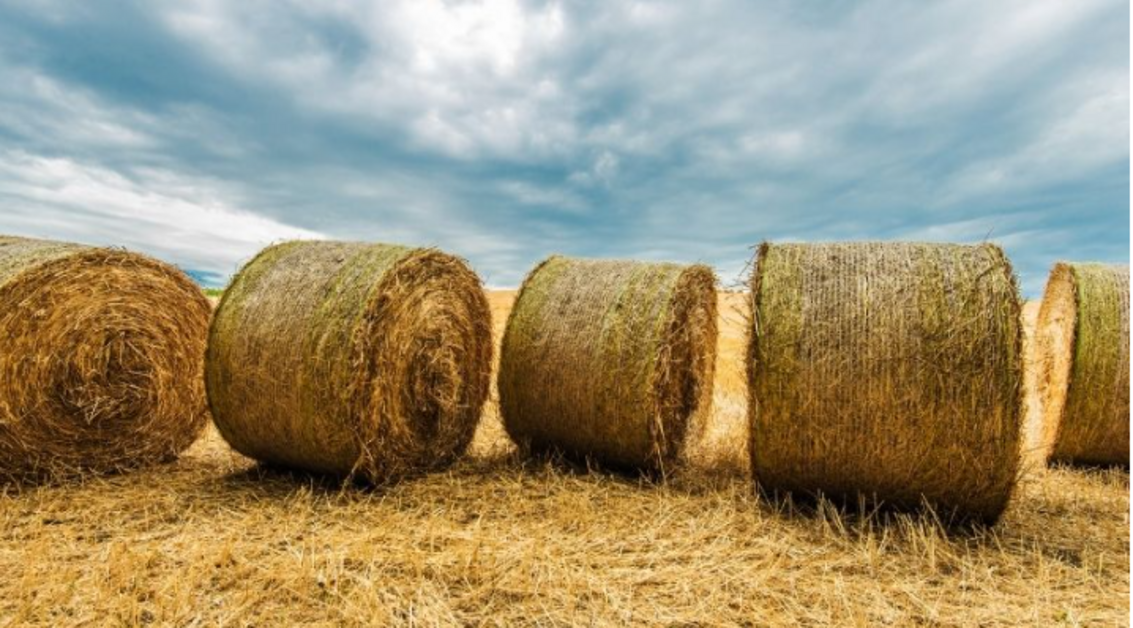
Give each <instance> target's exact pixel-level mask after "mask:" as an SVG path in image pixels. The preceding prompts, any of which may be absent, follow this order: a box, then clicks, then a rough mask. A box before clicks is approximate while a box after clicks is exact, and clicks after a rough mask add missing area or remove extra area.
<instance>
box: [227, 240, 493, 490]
mask: <svg viewBox="0 0 1133 628" xmlns="http://www.w3.org/2000/svg"><path fill="white" fill-rule="evenodd" d="M491 365H492V338H491V313H490V311H489V309H488V300H487V297H486V296H485V295H484V291H483V289H482V288H481V285H480V279H479V278H478V277H477V276H476V274H475V273H474V272H472V270H471V269H469V268H468V266H467V265H466V264H465V262H464V261H463V260H461V259H459V258H456V257H453V256H451V255H447V254H445V253H442V252H440V251H437V250H433V249H421V248H409V247H404V246H393V245H386V244H366V243H354V242H289V243H284V244H280V245H276V246H272V247H269V248H267V249H265V250H264V251H262V252H261V253H260V254H259V255H258V256H256V258H255V259H253V260H252V261H251V262H249V263H248V264H247V265H246V266H245V267H244V268H243V269H242V270H241V271H240V273H239V274H237V275H236V277H235V278H234V279H233V281H232V284H231V285H230V286H229V287H228V289H227V290H226V291H225V293H224V297H223V298H222V299H221V302H220V305H219V306H218V308H217V311H216V315H215V317H214V319H213V324H212V328H211V330H210V332H209V344H208V359H207V366H206V380H207V384H208V392H209V403H210V404H211V406H212V412H213V417H214V420H215V421H216V425H217V427H218V428H219V429H220V433H221V434H222V435H223V436H224V438H225V439H226V440H227V441H228V442H229V443H230V444H231V445H232V446H233V447H234V448H235V449H236V450H237V451H239V452H241V453H243V454H245V455H247V456H250V457H252V458H255V459H257V460H261V461H264V462H268V463H273V464H278V465H283V466H288V467H294V468H299V469H305V470H310V471H316V472H321V473H329V474H336V475H349V476H352V477H355V478H358V479H362V480H366V481H369V482H372V483H383V482H387V481H390V480H394V479H397V478H399V477H403V476H405V475H409V474H413V473H417V472H422V471H427V470H430V469H436V468H440V467H443V466H445V465H448V464H450V463H451V462H452V461H453V460H455V459H456V458H457V457H458V456H459V455H460V454H461V453H463V452H464V450H465V449H466V448H467V446H468V444H469V442H470V441H471V439H472V435H473V433H474V432H475V429H476V424H477V422H478V420H479V418H480V412H481V410H482V408H483V404H484V400H485V399H486V398H487V395H488V389H489V383H490V378H491Z"/></svg>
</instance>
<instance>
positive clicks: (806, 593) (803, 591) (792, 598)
mask: <svg viewBox="0 0 1133 628" xmlns="http://www.w3.org/2000/svg"><path fill="white" fill-rule="evenodd" d="M511 298H512V297H511V295H510V294H507V293H501V294H496V295H494V296H493V307H494V308H495V315H496V325H497V329H498V328H499V327H501V326H502V324H503V322H504V320H505V316H504V315H505V314H506V311H507V309H508V307H509V306H510V300H511ZM724 300H725V302H724V303H723V304H722V307H721V312H722V315H723V317H724V320H723V321H722V338H721V347H720V368H719V386H718V391H717V395H716V400H717V410H716V412H715V413H714V414H713V415H712V417H710V418H709V419H708V420H707V421H706V423H705V425H703V426H702V431H703V434H702V437H701V439H700V441H699V445H698V447H697V449H696V451H695V455H694V462H693V468H692V469H690V470H689V471H688V472H687V473H686V475H685V477H683V478H678V479H677V480H676V481H674V482H672V483H670V484H669V485H666V486H656V485H648V484H643V483H641V482H640V481H638V480H635V479H632V478H626V477H621V476H614V475H610V474H606V473H600V472H595V473H585V472H583V471H581V470H577V469H570V468H565V467H563V466H560V465H556V464H553V463H549V462H545V461H544V462H533V463H524V462H523V461H521V460H518V459H517V458H516V457H515V456H514V455H512V447H511V445H510V444H509V443H508V442H507V439H506V437H505V436H504V435H503V432H502V430H501V428H500V425H499V421H498V418H497V417H496V415H495V412H494V410H493V409H489V411H488V413H487V416H486V417H485V421H484V422H483V424H482V426H481V429H480V432H479V433H478V434H477V438H476V440H475V442H474V445H473V450H472V452H471V455H470V456H469V457H468V458H467V459H466V460H464V461H463V462H461V463H460V464H458V465H457V466H456V467H455V468H454V469H452V470H451V471H450V472H447V473H443V474H437V475H432V476H429V477H425V478H421V479H418V480H413V481H409V482H405V483H402V484H401V485H399V486H396V487H393V488H390V489H386V490H382V491H367V490H360V489H357V488H354V487H347V488H342V487H340V486H338V485H337V484H335V483H326V482H323V481H320V480H319V479H317V478H312V477H308V476H302V475H289V474H285V473H280V472H276V471H270V470H264V469H261V468H259V467H257V466H255V465H254V464H252V463H251V462H250V461H248V460H247V459H245V458H242V457H240V456H239V455H237V454H235V453H232V452H231V451H230V450H229V449H228V448H227V447H226V446H225V445H224V443H223V442H222V441H220V439H219V437H218V436H217V435H216V434H215V432H210V433H209V435H208V437H207V438H205V439H204V440H203V441H201V442H200V443H198V444H197V445H196V446H195V447H194V448H193V449H192V450H191V451H190V452H189V454H188V455H187V456H185V457H184V458H183V459H182V460H181V461H180V462H177V463H175V464H171V465H167V466H164V467H160V468H157V469H154V470H151V471H145V472H140V473H136V474H132V475H127V476H121V477H112V478H105V479H98V480H90V481H88V482H86V483H84V484H82V485H71V486H52V487H40V488H35V489H26V488H25V489H23V490H16V489H13V488H8V489H5V490H4V492H3V493H2V494H0V573H2V574H3V575H2V577H0V625H37V624H38V625H53V626H62V625H97V626H102V625H138V624H154V625H185V626H192V625H229V626H244V625H259V626H269V625H295V624H304V625H326V626H337V625H383V624H417V625H434V624H444V625H451V624H460V625H479V624H489V625H515V624H539V625H580V624H581V625H621V624H668V625H745V624H746V625H839V626H844V625H863V626H864V625H885V624H889V625H902V626H904V625H916V624H928V625H962V626H967V625H1020V624H1022V625H1043V626H1045V625H1063V624H1065V625H1101V626H1119V625H1128V624H1129V517H1128V513H1129V479H1128V474H1127V473H1126V472H1125V471H1116V470H1082V469H1068V468H1057V469H1052V470H1036V469H1032V471H1031V472H1030V474H1029V475H1028V476H1027V477H1026V479H1025V481H1024V482H1023V484H1022V486H1021V488H1020V490H1019V491H1018V493H1017V495H1016V497H1015V499H1014V500H1013V502H1012V505H1011V506H1010V508H1009V510H1008V513H1007V514H1006V516H1005V518H1004V519H1003V521H1002V522H1001V523H1000V525H998V526H997V527H995V528H994V529H991V530H975V531H972V532H970V533H963V534H958V533H951V534H949V533H946V532H944V531H942V530H941V529H940V527H939V526H938V525H936V524H935V523H934V521H933V520H932V518H931V516H909V515H902V516H882V515H869V514H868V513H867V514H865V515H862V514H859V513H844V512H838V511H836V510H835V509H834V508H832V507H830V506H829V505H820V506H819V508H818V509H817V510H816V511H815V510H807V509H802V508H795V507H792V506H791V505H790V504H784V503H768V502H766V501H763V500H760V499H758V498H756V497H755V496H753V495H752V491H751V483H750V480H749V478H748V477H746V462H745V460H746V452H744V451H743V442H744V440H745V439H744V436H743V424H744V414H745V401H744V399H743V393H742V391H743V380H742V375H741V370H740V366H741V360H742V354H743V333H744V332H743V324H742V321H743V310H742V306H743V301H744V300H743V299H742V298H741V297H736V296H728V297H725V298H724ZM1031 313H1032V314H1033V312H1031Z"/></svg>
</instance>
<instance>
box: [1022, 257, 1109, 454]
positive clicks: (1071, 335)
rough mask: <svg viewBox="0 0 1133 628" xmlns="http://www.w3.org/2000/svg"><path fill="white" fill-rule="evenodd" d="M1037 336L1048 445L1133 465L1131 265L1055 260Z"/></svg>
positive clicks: (1055, 449) (1059, 451)
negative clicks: (1132, 419) (1132, 449)
mask: <svg viewBox="0 0 1133 628" xmlns="http://www.w3.org/2000/svg"><path fill="white" fill-rule="evenodd" d="M1036 335H1037V337H1038V342H1037V349H1038V352H1039V356H1038V368H1039V387H1040V390H1041V394H1042V407H1043V445H1044V449H1045V450H1046V451H1048V452H1049V453H1050V454H1051V456H1052V458H1054V459H1055V460H1062V461H1068V462H1082V463H1089V464H1126V465H1127V464H1129V266H1126V265H1108V264H1073V263H1066V262H1060V263H1058V264H1055V266H1054V268H1053V269H1052V270H1051V273H1050V279H1049V280H1048V281H1047V285H1046V292H1045V294H1044V295H1043V302H1042V307H1041V309H1040V310H1039V322H1038V331H1037V334H1036Z"/></svg>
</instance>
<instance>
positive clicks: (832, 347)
mask: <svg viewBox="0 0 1133 628" xmlns="http://www.w3.org/2000/svg"><path fill="white" fill-rule="evenodd" d="M751 281H752V286H751V287H752V298H753V299H754V308H753V312H754V317H753V319H754V329H753V333H752V335H751V344H750V347H749V354H748V378H749V381H750V382H751V388H750V390H751V395H752V400H751V401H752V402H751V404H750V409H749V414H750V416H749V418H750V423H751V432H750V435H751V459H752V469H753V472H754V473H755V475H756V479H757V481H758V482H759V484H760V485H761V487H763V488H764V489H765V490H770V491H778V490H785V491H799V492H802V493H808V494H815V493H823V494H826V495H828V496H832V497H842V498H847V497H851V496H854V495H864V496H866V497H867V498H871V499H876V500H878V501H882V502H885V503H888V504H892V505H895V506H899V507H910V506H913V507H915V506H918V505H920V504H921V503H923V502H928V503H929V504H931V505H933V506H934V507H935V508H938V509H939V510H940V511H941V512H942V514H944V515H945V516H947V517H953V516H955V517H956V518H958V519H982V520H984V521H988V522H992V521H994V520H995V519H996V518H997V517H998V516H999V514H1000V513H1001V512H1002V510H1003V508H1004V507H1005V506H1006V504H1007V501H1008V498H1009V497H1010V495H1011V491H1012V488H1013V487H1014V486H1015V483H1016V476H1017V470H1018V468H1019V462H1020V461H1019V458H1020V453H1021V452H1020V447H1019V442H1020V439H1021V437H1022V435H1021V430H1022V421H1023V400H1022V380H1023V360H1022V355H1021V346H1022V330H1021V327H1020V320H1019V308H1020V305H1019V299H1018V290H1017V288H1016V283H1015V276H1014V274H1013V272H1012V270H1011V267H1010V264H1009V262H1008V261H1007V258H1006V257H1005V256H1004V255H1003V252H1002V251H1001V250H1000V249H999V248H998V247H996V246H993V245H990V244H984V245H980V246H961V245H948V244H914V243H844V244H784V245H772V244H766V243H765V244H763V245H762V246H761V247H760V248H759V252H758V254H757V258H756V268H755V272H754V274H753V276H752V280H751Z"/></svg>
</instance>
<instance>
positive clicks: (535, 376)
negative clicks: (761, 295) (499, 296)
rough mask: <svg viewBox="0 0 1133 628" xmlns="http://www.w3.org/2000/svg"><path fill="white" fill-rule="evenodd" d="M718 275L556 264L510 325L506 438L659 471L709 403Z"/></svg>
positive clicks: (669, 267) (533, 282) (629, 264)
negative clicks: (691, 421)
mask: <svg viewBox="0 0 1133 628" xmlns="http://www.w3.org/2000/svg"><path fill="white" fill-rule="evenodd" d="M715 285H716V277H715V275H714V274H713V272H712V270H711V269H710V268H708V267H707V266H702V265H694V266H680V265H677V264H654V263H644V262H633V261H610V260H582V259H571V258H566V257H560V256H553V257H551V258H549V259H547V260H545V261H544V262H542V263H541V264H539V265H538V266H536V267H535V269H534V270H532V271H531V274H529V275H528V276H527V279H526V280H525V281H524V283H523V287H522V288H521V290H520V293H519V296H518V297H517V299H516V302H515V305H514V306H513V308H512V311H511V316H510V318H509V319H508V325H507V330H506V332H505V334H504V340H503V351H502V354H501V358H500V372H499V382H498V384H499V395H500V411H501V414H502V415H503V420H504V425H505V427H506V428H507V431H508V434H509V435H511V437H512V439H513V440H515V441H516V442H519V443H524V444H527V445H530V446H533V447H535V448H537V449H554V450H558V451H561V452H564V453H567V454H573V455H575V456H591V457H593V458H594V459H595V460H597V461H599V462H602V463H604V464H607V465H610V466H614V467H623V468H635V469H641V470H644V471H651V472H661V473H664V472H665V470H666V469H667V468H669V467H671V466H672V464H673V463H674V462H676V461H677V460H678V459H679V458H680V456H681V454H682V453H683V451H682V450H683V448H684V445H685V440H686V436H687V434H688V431H689V429H688V427H689V423H690V418H691V417H692V415H693V414H694V413H696V412H697V411H698V410H701V409H704V408H706V407H707V406H708V404H709V403H710V402H711V395H712V377H713V372H714V370H715V356H716V293H715Z"/></svg>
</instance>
